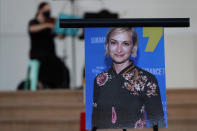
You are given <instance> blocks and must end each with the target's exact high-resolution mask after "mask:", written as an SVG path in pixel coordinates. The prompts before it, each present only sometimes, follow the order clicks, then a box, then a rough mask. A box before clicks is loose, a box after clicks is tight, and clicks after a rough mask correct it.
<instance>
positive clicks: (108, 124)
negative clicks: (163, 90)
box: [92, 64, 165, 129]
mask: <svg viewBox="0 0 197 131" xmlns="http://www.w3.org/2000/svg"><path fill="white" fill-rule="evenodd" d="M148 123H149V124H148ZM156 123H157V124H158V127H159V128H161V127H165V121H164V113H163V108H162V103H161V97H160V91H159V86H158V83H157V79H156V78H155V77H154V76H153V75H152V74H151V73H149V72H147V71H144V70H142V69H140V68H138V67H136V66H135V65H134V64H130V65H129V66H128V67H126V68H125V69H123V70H122V71H121V72H120V73H119V74H116V72H115V70H114V69H113V67H112V68H110V69H109V70H107V71H105V72H103V73H101V74H99V75H97V77H96V78H95V81H94V96H93V114H92V127H95V128H97V129H107V128H119V129H126V128H145V127H147V125H150V127H152V126H153V125H154V124H156Z"/></svg>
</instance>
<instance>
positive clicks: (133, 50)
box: [131, 45, 137, 57]
mask: <svg viewBox="0 0 197 131" xmlns="http://www.w3.org/2000/svg"><path fill="white" fill-rule="evenodd" d="M131 56H132V57H136V56H137V45H134V46H133V48H132V50H131Z"/></svg>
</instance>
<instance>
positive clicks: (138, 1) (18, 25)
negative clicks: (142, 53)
mask: <svg viewBox="0 0 197 131" xmlns="http://www.w3.org/2000/svg"><path fill="white" fill-rule="evenodd" d="M40 1H41V0H0V90H16V87H17V85H18V84H19V82H20V81H21V80H23V79H24V78H25V75H26V69H27V63H28V51H29V44H30V43H29V36H28V34H27V24H28V21H29V20H30V19H31V18H32V17H33V16H34V15H35V12H36V8H37V5H38V4H39V2H40ZM47 1H49V2H50V3H51V6H52V15H53V16H57V15H58V13H59V12H60V11H62V12H64V13H68V14H70V13H71V4H70V2H69V1H68V0H65V1H64V0H47ZM196 5H197V1H195V0H188V1H185V0H165V1H164V0H148V1H147V0H121V1H120V0H77V1H76V3H75V13H76V14H77V15H79V16H82V15H83V13H84V12H87V11H95V12H98V11H100V10H101V9H103V8H105V9H109V10H110V11H112V12H117V13H119V16H120V17H121V18H161V17H167V18H177V17H190V23H191V27H190V28H165V53H166V76H167V78H166V82H167V88H184V87H187V88H188V87H197V69H196V68H195V67H196V66H197V54H196V53H195V51H196V49H197V45H196V43H197V24H196V23H197V15H196V13H195V12H196V11H197V7H196ZM75 41H76V44H75V47H76V48H75V51H76V61H75V62H76V67H77V69H76V72H77V76H74V74H73V68H72V67H73V65H72V60H73V56H72V40H71V38H70V37H67V38H66V39H65V40H63V41H60V40H56V47H57V54H58V56H60V57H63V56H67V59H65V63H66V65H67V66H68V67H69V69H70V72H71V77H75V78H76V82H75V83H74V82H73V81H72V83H71V84H72V87H75V86H80V85H81V76H82V69H83V67H84V44H83V41H80V40H77V39H76V40H75Z"/></svg>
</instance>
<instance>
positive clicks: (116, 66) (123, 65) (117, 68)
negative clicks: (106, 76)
mask: <svg viewBox="0 0 197 131" xmlns="http://www.w3.org/2000/svg"><path fill="white" fill-rule="evenodd" d="M130 63H131V61H130V60H128V61H125V62H124V63H121V64H118V63H113V66H114V70H115V71H116V74H119V73H120V72H121V71H122V70H123V69H125V68H126V67H127V66H128V65H130Z"/></svg>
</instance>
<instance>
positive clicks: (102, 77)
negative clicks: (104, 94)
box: [96, 73, 108, 86]
mask: <svg viewBox="0 0 197 131" xmlns="http://www.w3.org/2000/svg"><path fill="white" fill-rule="evenodd" d="M107 81H108V74H107V73H102V74H100V75H98V76H97V78H96V82H97V84H98V85H99V86H103V85H105V83H106V82H107Z"/></svg>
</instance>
